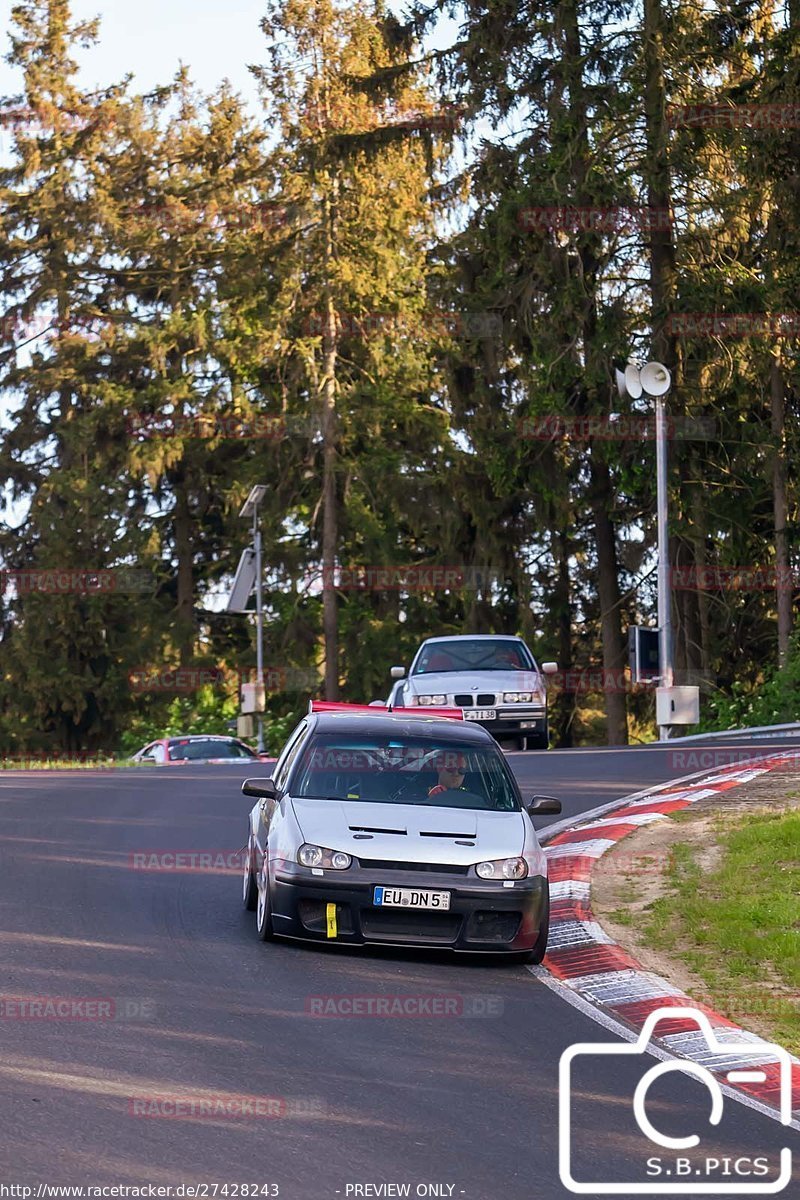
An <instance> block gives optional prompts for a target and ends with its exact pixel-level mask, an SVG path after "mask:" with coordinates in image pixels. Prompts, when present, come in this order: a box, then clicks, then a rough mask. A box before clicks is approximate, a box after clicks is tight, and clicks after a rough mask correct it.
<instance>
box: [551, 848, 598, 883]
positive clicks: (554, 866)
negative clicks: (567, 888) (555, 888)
mask: <svg viewBox="0 0 800 1200" xmlns="http://www.w3.org/2000/svg"><path fill="white" fill-rule="evenodd" d="M593 862H594V859H593V858H588V857H587V856H586V855H585V854H584V855H577V854H576V855H575V857H574V858H555V859H553V861H552V862H550V863H548V865H547V874H548V877H549V879H550V882H551V883H563V882H564V881H565V880H567V879H574V880H575V881H576V882H577V883H588V882H589V880H590V878H591V874H592V864H593Z"/></svg>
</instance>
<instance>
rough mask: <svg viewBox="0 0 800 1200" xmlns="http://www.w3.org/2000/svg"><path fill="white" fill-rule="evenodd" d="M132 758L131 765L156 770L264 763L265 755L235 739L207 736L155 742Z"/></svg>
mask: <svg viewBox="0 0 800 1200" xmlns="http://www.w3.org/2000/svg"><path fill="white" fill-rule="evenodd" d="M132 757H133V761H134V762H141V763H145V762H147V763H155V764H156V765H157V766H171V765H173V764H175V765H177V766H181V765H185V764H186V763H189V762H203V763H229V762H235V761H237V760H238V761H240V762H243V761H244V760H247V761H249V762H252V761H253V760H255V761H256V762H266V761H267V760H268V758H269V756H268V755H266V754H257V753H256V751H255V750H253V749H252V748H251V747H250V746H248V745H247V744H246V743H245V742H242V741H240V740H239V738H234V737H219V736H217V735H215V734H210V733H198V734H186V735H185V736H181V737H165V738H157V739H156V741H154V742H148V743H147V745H146V746H143V747H142V749H141V750H137V752H136V753H135V754H134V755H133V756H132Z"/></svg>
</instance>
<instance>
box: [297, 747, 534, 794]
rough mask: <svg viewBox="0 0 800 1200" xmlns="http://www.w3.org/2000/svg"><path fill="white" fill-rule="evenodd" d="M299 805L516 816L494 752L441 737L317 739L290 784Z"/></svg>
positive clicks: (508, 784)
mask: <svg viewBox="0 0 800 1200" xmlns="http://www.w3.org/2000/svg"><path fill="white" fill-rule="evenodd" d="M289 791H290V793H291V794H292V795H293V796H296V797H298V798H306V797H316V798H319V799H323V800H324V799H328V800H365V801H369V802H371V803H379V804H417V805H424V806H436V807H440V808H473V809H481V810H484V811H489V812H518V811H519V809H520V803H519V800H518V798H517V793H516V789H515V787H514V784H513V781H512V777H511V774H510V772H509V770H508V767H507V766H506V762H505V759H504V758H503V756H502V754H501V753H500V751H499V750H496V749H495V748H494V747H493V746H491V745H489V746H472V745H464V744H463V743H460V742H457V741H449V740H448V739H447V738H441V739H436V738H430V737H424V738H423V737H420V738H416V737H415V738H408V737H404V738H396V737H391V736H389V737H376V738H371V737H356V736H349V737H343V736H342V735H335V734H317V735H316V736H315V737H313V738H311V740H310V741H309V743H308V745H307V746H306V747H305V749H304V750H303V753H302V755H301V756H300V758H299V760H298V762H297V764H296V765H295V768H294V770H293V772H292V778H291V779H290V780H289Z"/></svg>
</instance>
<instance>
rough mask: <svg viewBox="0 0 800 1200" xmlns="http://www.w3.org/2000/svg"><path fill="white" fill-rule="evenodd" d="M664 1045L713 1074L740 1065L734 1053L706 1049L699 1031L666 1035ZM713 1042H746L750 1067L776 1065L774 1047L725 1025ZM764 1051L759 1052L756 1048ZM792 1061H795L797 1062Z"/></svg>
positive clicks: (750, 1034)
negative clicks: (767, 1064)
mask: <svg viewBox="0 0 800 1200" xmlns="http://www.w3.org/2000/svg"><path fill="white" fill-rule="evenodd" d="M661 1041H662V1042H663V1043H664V1045H665V1046H668V1047H669V1049H670V1050H672V1051H673V1052H674V1053H675V1054H682V1055H683V1056H684V1057H685V1058H691V1059H694V1061H695V1062H699V1063H702V1065H703V1066H706V1067H711V1069H712V1070H713V1071H722V1070H726V1069H727V1068H728V1067H729V1066H733V1067H735V1066H737V1065H739V1064H740V1063H741V1059H742V1057H744V1055H742V1054H736V1053H735V1052H734V1051H733V1050H731V1052H730V1054H721V1053H717V1052H715V1051H713V1050H709V1048H708V1045H707V1043H706V1040H705V1038H704V1037H703V1034H702V1033H701V1032H700V1031H699V1030H693V1031H692V1032H690V1033H669V1034H667V1035H666V1037H663V1038H661ZM717 1041H720V1042H732V1043H734V1045H740V1044H741V1043H744V1042H746V1043H747V1045H748V1046H752V1047H753V1049H752V1051H750V1050H747V1051H745V1055H746V1057H747V1063H746V1064H745V1065H747V1066H749V1065H750V1064H751V1063H752V1064H753V1066H756V1065H759V1066H763V1065H764V1064H765V1063H773V1062H778V1059H776V1057H775V1049H774V1046H773V1045H772V1044H771V1043H770V1042H768V1041H766V1040H765V1039H764V1038H762V1037H759V1036H758V1034H755V1033H748V1032H747V1030H745V1029H738V1028H737V1029H729V1028H728V1027H727V1026H722V1027H721V1028H720V1029H719V1030H718V1032H717ZM761 1046H763V1047H764V1049H763V1050H760V1049H759V1047H761ZM717 1059H722V1066H719V1065H717V1061H716V1060H717ZM793 1061H795V1062H797V1061H798V1060H797V1059H794V1060H793Z"/></svg>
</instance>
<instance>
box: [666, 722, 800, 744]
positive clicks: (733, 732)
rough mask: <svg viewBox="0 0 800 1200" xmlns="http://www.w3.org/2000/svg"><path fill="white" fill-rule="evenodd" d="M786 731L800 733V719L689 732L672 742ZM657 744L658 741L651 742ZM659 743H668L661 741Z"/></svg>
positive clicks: (769, 735) (764, 735)
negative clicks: (783, 722) (745, 727)
mask: <svg viewBox="0 0 800 1200" xmlns="http://www.w3.org/2000/svg"><path fill="white" fill-rule="evenodd" d="M786 733H800V721H787V722H786V723H785V724H784V725H752V726H750V727H749V728H747V729H720V730H714V731H712V732H709V733H688V734H685V735H684V736H683V737H671V738H669V741H670V742H704V741H708V739H709V738H730V737H749V736H751V735H753V734H759V735H761V736H762V737H776V738H779V737H783V736H784V734H786ZM651 744H653V745H655V744H656V743H651ZM658 744H659V745H662V746H663V745H666V743H665V742H659V743H658Z"/></svg>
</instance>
